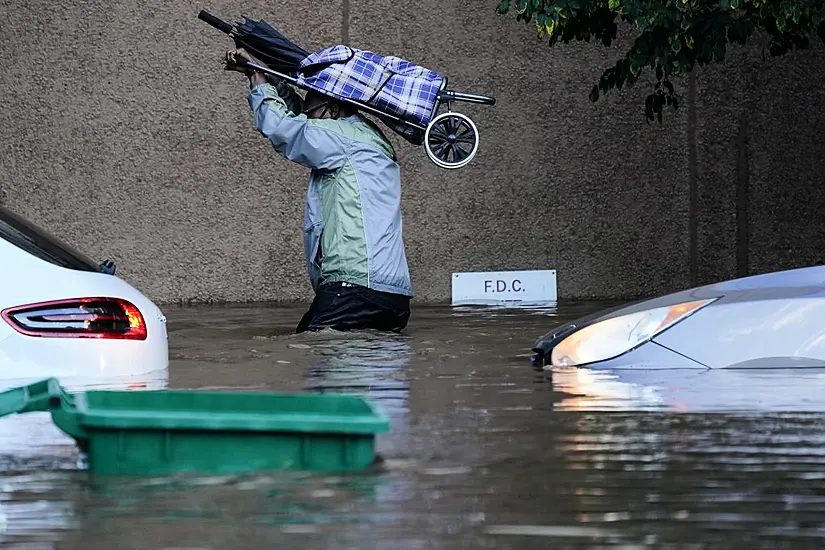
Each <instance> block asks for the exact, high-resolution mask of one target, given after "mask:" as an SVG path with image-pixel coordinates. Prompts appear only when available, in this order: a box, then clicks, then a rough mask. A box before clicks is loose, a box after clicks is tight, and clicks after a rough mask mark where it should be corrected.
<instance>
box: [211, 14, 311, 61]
mask: <svg viewBox="0 0 825 550" xmlns="http://www.w3.org/2000/svg"><path fill="white" fill-rule="evenodd" d="M198 18H199V19H201V20H203V21H206V22H207V23H209V24H210V25H212V26H213V27H215V28H216V29H219V30H221V31H223V32H225V33H226V34H228V35H229V36H230V37H231V38H232V40H234V42H235V46H236V47H238V48H243V49H245V50H246V51H248V52H249V53H250V54H252V55H253V56H255V57H257V58H258V59H260V60H261V61H262V62H263V63H265V64H266V65H267V67H269V68H270V69H272V70H274V71H278V72H279V73H284V74H287V75H290V76H295V75H296V74H297V70H298V64H299V63H300V62H301V61H303V60H304V58H306V57H307V56H308V55H309V52H307V51H306V50H304V49H303V48H301V47H300V46H298V45H297V44H295V43H294V42H292V41H291V40H289V39H288V38H287V37H285V36H284V35H283V34H282V33H281V32H280V31H278V29H276V28H274V27H273V26H272V25H270V24H269V23H267V22H266V21H264V20H263V19H261V20H260V21H255V20H254V19H250V18H248V17H246V16H244V21H243V23H240V24H236V25H230V24H229V23H226V22H224V21H222V20H220V19H218V18H217V17H215V16H213V15H211V14H209V13H207V12H206V11H203V10H201V12H200V13H199V14H198Z"/></svg>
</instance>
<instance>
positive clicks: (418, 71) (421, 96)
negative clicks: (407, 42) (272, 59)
mask: <svg viewBox="0 0 825 550" xmlns="http://www.w3.org/2000/svg"><path fill="white" fill-rule="evenodd" d="M319 65H320V66H323V68H322V69H320V70H319V71H317V72H315V71H313V66H319ZM298 69H299V70H298V84H300V85H302V86H306V87H308V88H311V89H314V90H317V91H319V92H321V93H323V94H326V95H329V96H332V97H336V98H339V99H340V98H343V99H351V100H353V101H358V102H361V103H364V104H367V105H369V106H371V107H373V108H375V109H378V110H379V111H381V112H382V113H386V114H391V115H394V116H397V117H399V118H401V119H402V120H406V121H408V122H413V123H416V124H420V125H421V126H426V125H427V124H429V122H430V119H431V118H432V116H433V114H434V111H435V107H436V103H437V101H438V92H439V90H440V89H441V85H442V83H443V82H444V78H443V77H442V76H440V75H439V74H437V73H434V72H433V71H430V70H428V69H425V68H423V67H420V66H418V65H416V64H414V63H411V62H409V61H406V60H404V59H401V58H398V57H395V56H381V55H378V54H375V53H372V52H368V51H364V50H357V49H354V48H350V47H348V46H341V45H338V46H333V47H330V48H325V49H323V50H319V51H317V52H315V53H312V54H310V55H309V56H307V57H306V58H305V59H304V60H303V61H301V63H300V64H299V65H298ZM385 122H386V123H387V124H389V125H390V126H391V127H392V128H393V129H394V130H395V131H398V132H400V133H402V134H404V135H405V137H408V139H409V137H411V135H410V136H407V134H408V133H409V131H410V130H412V131H413V133H414V134H417V133H419V131H418V130H415V129H412V128H407V129H405V128H404V126H403V125H397V124H393V121H390V120H385Z"/></svg>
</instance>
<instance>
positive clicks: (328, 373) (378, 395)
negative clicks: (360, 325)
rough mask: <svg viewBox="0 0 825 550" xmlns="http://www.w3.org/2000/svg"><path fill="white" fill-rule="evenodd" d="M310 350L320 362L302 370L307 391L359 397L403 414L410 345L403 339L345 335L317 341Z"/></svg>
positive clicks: (406, 400)
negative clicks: (361, 396) (318, 357)
mask: <svg viewBox="0 0 825 550" xmlns="http://www.w3.org/2000/svg"><path fill="white" fill-rule="evenodd" d="M311 349H312V351H313V353H314V355H315V356H320V359H317V360H315V361H314V362H313V363H312V364H311V365H310V366H309V367H307V368H306V369H305V373H306V374H305V385H304V387H305V389H306V390H307V391H312V392H318V393H326V392H335V393H348V394H360V395H363V396H364V397H366V398H368V399H370V400H373V401H375V402H376V403H379V404H380V405H381V406H382V407H384V408H385V409H390V410H392V411H397V412H403V411H406V410H407V406H408V403H407V402H408V398H409V392H410V382H409V380H408V379H407V371H406V368H405V367H406V366H407V364H408V363H409V360H410V345H409V343H408V341H407V339H406V338H405V337H403V336H383V335H373V334H369V333H368V335H359V334H357V333H355V334H347V335H343V336H339V337H331V338H329V339H326V340H321V339H318V340H316V341H315V342H314V343H313V345H312V348H311Z"/></svg>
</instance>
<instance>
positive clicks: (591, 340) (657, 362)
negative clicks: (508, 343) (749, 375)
mask: <svg viewBox="0 0 825 550" xmlns="http://www.w3.org/2000/svg"><path fill="white" fill-rule="evenodd" d="M534 351H535V353H536V355H535V356H534V358H533V361H534V363H535V364H536V365H537V366H541V367H544V368H552V367H580V366H587V367H590V368H598V369H686V368H687V369H757V368H768V369H787V368H803V367H825V266H814V267H806V268H800V269H792V270H787V271H780V272H774V273H766V274H762V275H755V276H751V277H745V278H741V279H734V280H730V281H724V282H720V283H716V284H711V285H707V286H702V287H697V288H692V289H688V290H684V291H681V292H676V293H673V294H669V295H667V296H662V297H659V298H654V299H650V300H644V301H640V302H636V303H633V304H628V305H624V306H620V307H617V308H614V309H610V310H607V311H601V312H598V313H595V314H592V315H589V316H586V317H583V318H581V319H578V320H576V321H573V322H571V323H565V324H563V325H561V326H558V327H556V328H554V329H553V330H551V331H549V332H548V333H547V334H545V335H544V336H542V337H541V338H540V339H539V340H538V341H537V342H536V343H535V345H534Z"/></svg>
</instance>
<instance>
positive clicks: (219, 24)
mask: <svg viewBox="0 0 825 550" xmlns="http://www.w3.org/2000/svg"><path fill="white" fill-rule="evenodd" d="M198 19H200V20H201V21H206V22H207V23H209V24H210V25H212V26H213V27H215V28H216V29H218V30H219V31H223V32H225V33H226V34H229V33H231V32H232V28H233V27H232V25H230V24H229V23H227V22H226V21H222V20H221V19H218V18H217V17H215V16H214V15H212V14H211V13H209V12H207V11H206V10H201V12H200V13H199V14H198Z"/></svg>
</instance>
